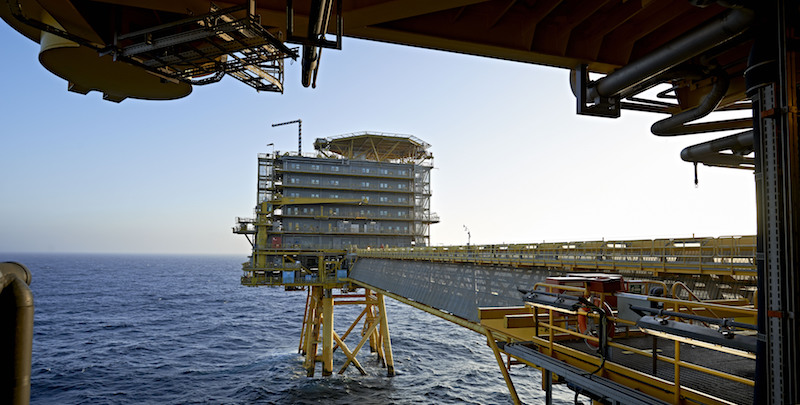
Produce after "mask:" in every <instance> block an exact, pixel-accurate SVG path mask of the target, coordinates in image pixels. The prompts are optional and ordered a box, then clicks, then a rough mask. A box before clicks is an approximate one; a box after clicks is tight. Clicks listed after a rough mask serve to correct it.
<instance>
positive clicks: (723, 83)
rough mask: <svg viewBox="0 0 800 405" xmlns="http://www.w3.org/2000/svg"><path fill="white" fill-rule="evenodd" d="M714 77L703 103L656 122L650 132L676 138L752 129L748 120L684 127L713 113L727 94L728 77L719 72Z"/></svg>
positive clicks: (705, 123)
mask: <svg viewBox="0 0 800 405" xmlns="http://www.w3.org/2000/svg"><path fill="white" fill-rule="evenodd" d="M714 76H715V77H716V81H715V82H714V86H713V87H712V88H711V91H710V92H709V93H708V94H706V96H705V97H703V101H701V102H700V105H698V106H697V107H694V108H691V109H688V110H685V111H681V112H680V113H677V114H675V115H673V116H671V117H668V118H664V119H663V120H661V121H657V122H656V123H655V124H653V126H652V127H650V131H651V132H652V133H653V134H655V135H658V136H677V135H689V134H697V133H701V132H711V131H725V130H729V129H744V128H750V127H752V121H751V120H750V119H749V118H748V119H736V120H723V121H715V122H704V123H700V124H689V125H686V123H687V122H691V121H694V120H697V119H700V118H703V117H705V116H706V115H708V114H710V113H711V112H712V111H714V109H716V108H717V106H718V105H719V102H720V101H722V98H723V97H725V94H726V93H727V92H728V85H729V84H730V79H729V78H728V75H727V74H726V73H725V72H724V71H721V70H720V71H717V72H716V73H715V74H714Z"/></svg>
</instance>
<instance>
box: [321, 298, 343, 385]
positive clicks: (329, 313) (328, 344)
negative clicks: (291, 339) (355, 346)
mask: <svg viewBox="0 0 800 405" xmlns="http://www.w3.org/2000/svg"><path fill="white" fill-rule="evenodd" d="M322 331H323V332H322V375H323V376H329V375H331V374H332V373H333V298H331V297H323V298H322ZM342 349H344V347H342Z"/></svg>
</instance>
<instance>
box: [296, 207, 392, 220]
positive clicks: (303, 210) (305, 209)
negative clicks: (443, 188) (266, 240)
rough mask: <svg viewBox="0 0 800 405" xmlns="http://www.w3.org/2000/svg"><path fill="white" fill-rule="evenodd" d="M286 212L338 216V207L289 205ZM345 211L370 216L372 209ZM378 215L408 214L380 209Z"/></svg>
mask: <svg viewBox="0 0 800 405" xmlns="http://www.w3.org/2000/svg"><path fill="white" fill-rule="evenodd" d="M285 210H286V213H285V214H284V215H300V214H303V215H317V213H318V212H319V213H320V215H326V214H327V215H328V216H338V215H339V212H340V211H339V208H338V207H329V208H328V209H327V210H326V209H324V208H321V209H319V210H318V209H317V207H303V208H300V207H289V208H286V209H285ZM344 211H347V212H346V213H345V214H346V215H347V214H349V215H351V216H362V217H372V216H373V210H371V209H359V210H353V209H349V210H344ZM377 213H378V216H381V217H395V216H396V217H398V218H405V217H407V216H408V210H388V209H380V210H377Z"/></svg>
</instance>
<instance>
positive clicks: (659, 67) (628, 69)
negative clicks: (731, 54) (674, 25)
mask: <svg viewBox="0 0 800 405" xmlns="http://www.w3.org/2000/svg"><path fill="white" fill-rule="evenodd" d="M753 20H754V13H753V12H752V11H750V10H747V9H735V10H731V11H729V12H728V13H726V14H725V15H724V16H722V17H720V18H717V19H716V20H714V21H712V22H711V23H708V24H706V25H704V26H702V27H700V28H698V29H696V30H694V31H692V32H691V33H689V34H687V35H684V36H682V37H680V38H678V39H676V40H674V41H672V42H671V43H669V44H666V45H664V46H663V47H661V48H659V49H658V50H656V51H655V52H653V53H651V54H649V55H648V56H646V57H644V58H642V59H639V60H637V61H635V62H632V63H629V64H628V65H626V66H624V67H622V68H620V69H619V70H617V71H615V72H614V73H611V74H609V75H608V76H606V77H604V78H602V79H600V80H598V81H597V82H596V83H595V85H594V86H593V87H590V88H589V89H587V97H588V99H589V100H593V99H596V98H598V97H606V98H607V97H614V96H617V95H618V94H619V93H621V92H624V91H626V90H628V89H629V88H631V87H633V86H635V85H636V84H638V83H641V82H643V81H645V80H648V79H650V78H652V77H654V76H657V75H659V74H661V73H663V72H665V71H667V70H668V69H670V68H672V67H675V66H677V65H679V64H681V63H683V62H685V61H687V60H689V59H690V58H692V57H695V56H697V55H699V54H701V53H703V52H705V51H707V50H709V49H711V48H713V47H715V46H717V45H719V44H721V43H723V42H726V41H728V40H729V39H731V38H733V37H735V36H737V35H739V34H741V33H742V32H744V31H745V30H746V29H747V28H748V27H749V26H750V24H751V23H752V22H753Z"/></svg>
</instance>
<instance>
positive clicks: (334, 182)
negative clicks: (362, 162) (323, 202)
mask: <svg viewBox="0 0 800 405" xmlns="http://www.w3.org/2000/svg"><path fill="white" fill-rule="evenodd" d="M286 182H287V183H288V184H296V185H303V184H310V185H314V186H318V185H320V184H324V185H326V186H339V185H340V184H341V182H340V180H338V179H327V180H324V181H320V179H303V178H299V177H289V178H287V179H286ZM358 186H359V185H358V184H357V183H356V184H354V183H353V182H350V187H358ZM360 187H361V188H373V189H374V188H376V187H377V188H380V189H383V190H391V189H398V190H408V183H402V182H401V183H389V182H383V181H381V182H377V183H376V182H369V181H362V182H361V183H360Z"/></svg>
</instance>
